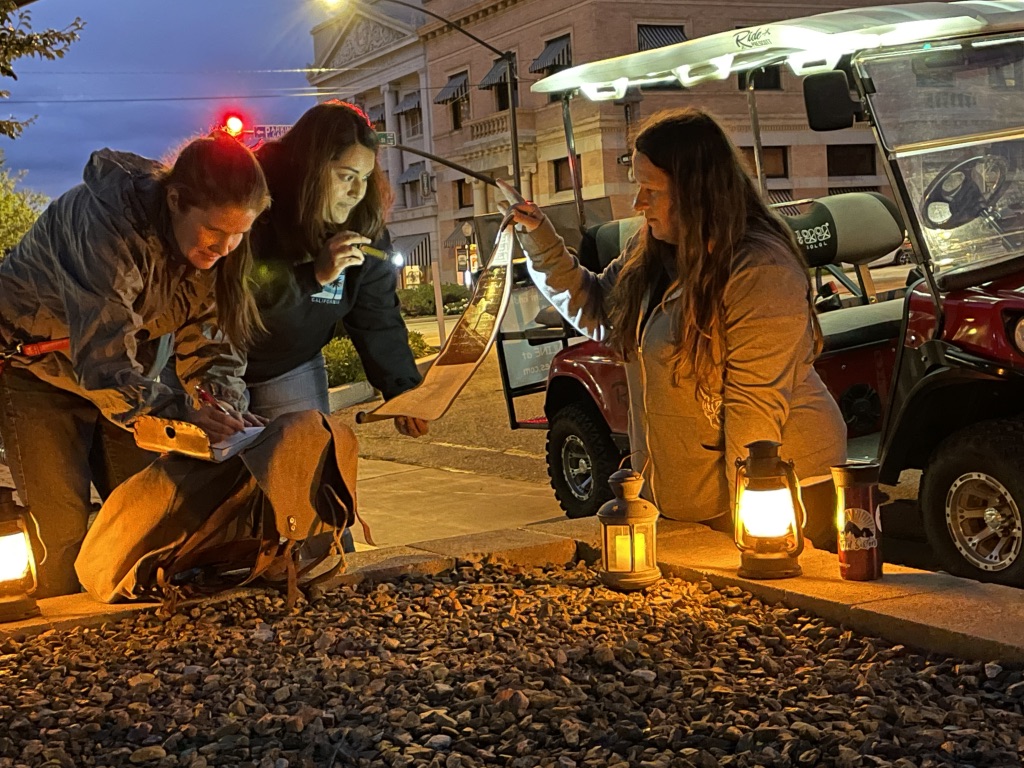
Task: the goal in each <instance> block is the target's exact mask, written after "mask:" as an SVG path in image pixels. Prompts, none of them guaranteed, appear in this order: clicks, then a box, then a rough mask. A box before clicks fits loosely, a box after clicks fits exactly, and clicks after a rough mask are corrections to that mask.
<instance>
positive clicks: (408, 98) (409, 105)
mask: <svg viewBox="0 0 1024 768" xmlns="http://www.w3.org/2000/svg"><path fill="white" fill-rule="evenodd" d="M419 108H420V92H419V91H412V92H411V93H407V94H405V96H403V97H402V100H401V101H400V102H398V106H397V107H395V114H396V115H403V114H405V113H406V112H412V111H413V110H414V109H419Z"/></svg>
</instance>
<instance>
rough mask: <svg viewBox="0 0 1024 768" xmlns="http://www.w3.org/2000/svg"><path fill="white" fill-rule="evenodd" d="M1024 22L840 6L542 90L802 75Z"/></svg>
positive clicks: (1005, 8)
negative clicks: (784, 70)
mask: <svg viewBox="0 0 1024 768" xmlns="http://www.w3.org/2000/svg"><path fill="white" fill-rule="evenodd" d="M1014 28H1024V0H994V1H991V2H989V1H986V0H967V2H956V3H909V4H906V5H879V6H874V7H871V8H855V9H850V10H845V11H833V12H831V13H822V14H818V15H816V16H807V17H805V18H802V19H790V20H787V21H780V22H776V23H769V24H761V25H758V26H754V27H746V28H744V29H736V30H729V31H727V32H719V33H717V34H714V35H708V36H707V37H701V38H697V39H695V40H687V41H686V42H682V43H676V44H675V45H669V46H665V47H664V48H656V49H654V50H651V51H640V52H638V53H631V54H627V55H625V56H618V57H616V58H613V59H605V60H603V61H595V62H593V63H590V64H581V65H579V66H576V67H571V68H570V69H565V70H562V71H561V72H557V73H555V74H553V75H551V76H549V77H545V78H544V79H543V80H540V81H539V82H537V83H534V85H533V87H532V88H531V90H532V91H535V92H537V93H557V92H560V91H569V90H574V89H577V88H578V89H580V90H581V91H582V92H583V93H584V95H586V96H587V98H589V99H592V100H595V101H601V100H606V99H620V98H622V97H623V96H625V94H626V89H627V88H628V87H630V86H642V85H650V84H654V83H659V82H662V83H663V82H666V81H672V80H678V81H679V83H681V84H682V85H683V86H686V87H689V86H692V85H696V84H697V83H701V82H704V81H707V80H724V79H726V78H728V77H729V76H730V75H732V74H734V73H736V72H744V71H747V70H751V69H757V68H760V67H763V66H766V65H770V64H782V63H785V64H787V65H788V66H789V67H790V69H791V70H792V71H793V72H794V73H795V74H797V75H807V74H811V73H813V72H822V71H827V70H830V69H834V68H835V66H836V65H837V64H838V63H839V59H840V58H841V57H842V56H843V55H845V54H851V53H856V52H859V51H864V50H870V49H873V48H879V47H882V46H890V45H904V44H908V43H917V42H924V41H929V42H932V41H935V40H941V39H945V38H951V37H957V36H960V35H965V34H977V33H979V32H995V31H999V30H1004V29H1014Z"/></svg>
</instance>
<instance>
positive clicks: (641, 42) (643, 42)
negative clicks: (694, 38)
mask: <svg viewBox="0 0 1024 768" xmlns="http://www.w3.org/2000/svg"><path fill="white" fill-rule="evenodd" d="M636 37H637V50H639V51H653V50H654V49H655V48H664V47H665V46H666V45H675V44H676V43H685V42H686V32H685V31H684V30H683V27H682V26H681V25H678V24H640V25H639V26H638V27H637V28H636Z"/></svg>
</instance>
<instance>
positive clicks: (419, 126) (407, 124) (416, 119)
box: [395, 91, 423, 139]
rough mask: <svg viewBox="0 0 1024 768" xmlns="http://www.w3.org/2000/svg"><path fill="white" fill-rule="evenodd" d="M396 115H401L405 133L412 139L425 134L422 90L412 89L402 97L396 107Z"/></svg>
mask: <svg viewBox="0 0 1024 768" xmlns="http://www.w3.org/2000/svg"><path fill="white" fill-rule="evenodd" d="M395 115H400V116H401V118H402V120H401V122H402V123H403V127H404V129H405V135H406V136H407V137H408V138H410V139H412V138H416V137H418V136H422V135H423V110H422V109H421V107H420V92H419V91H410V92H409V93H407V94H405V96H403V97H402V100H401V101H399V102H398V106H397V107H395Z"/></svg>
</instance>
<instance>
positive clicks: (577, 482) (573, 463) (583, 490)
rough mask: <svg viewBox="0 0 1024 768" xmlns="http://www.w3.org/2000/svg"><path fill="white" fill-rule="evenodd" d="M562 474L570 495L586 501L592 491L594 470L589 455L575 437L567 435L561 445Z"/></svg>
mask: <svg viewBox="0 0 1024 768" xmlns="http://www.w3.org/2000/svg"><path fill="white" fill-rule="evenodd" d="M562 474H563V475H564V476H565V482H566V484H567V485H568V486H569V490H570V491H571V492H572V495H573V496H575V497H576V498H577V499H579V500H580V501H586V500H587V499H589V498H590V494H591V493H593V490H594V470H593V466H592V464H591V461H590V453H588V452H587V447H586V446H585V445H584V444H583V441H582V440H581V439H580V438H579V437H577V436H576V435H569V437H567V438H565V442H564V443H562Z"/></svg>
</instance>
